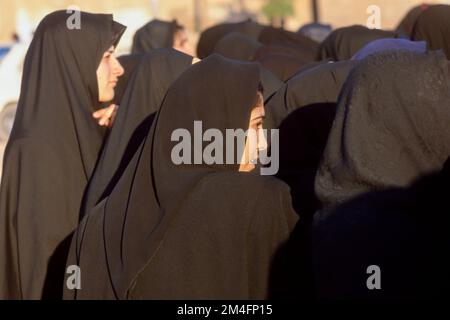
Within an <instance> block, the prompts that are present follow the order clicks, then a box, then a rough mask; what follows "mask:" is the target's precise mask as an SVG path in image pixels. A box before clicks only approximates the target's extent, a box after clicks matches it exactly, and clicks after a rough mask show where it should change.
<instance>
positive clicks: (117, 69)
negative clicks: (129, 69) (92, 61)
mask: <svg viewBox="0 0 450 320" xmlns="http://www.w3.org/2000/svg"><path fill="white" fill-rule="evenodd" d="M124 72H125V70H124V69H123V67H122V65H121V64H120V62H119V60H117V58H116V57H114V73H115V74H116V75H117V76H118V77H120V76H122V75H123V74H124Z"/></svg>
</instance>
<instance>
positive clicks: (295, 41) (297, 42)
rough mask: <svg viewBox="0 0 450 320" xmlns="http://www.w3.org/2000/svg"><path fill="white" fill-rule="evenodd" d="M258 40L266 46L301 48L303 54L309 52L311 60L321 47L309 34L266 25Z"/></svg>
mask: <svg viewBox="0 0 450 320" xmlns="http://www.w3.org/2000/svg"><path fill="white" fill-rule="evenodd" d="M258 40H259V42H261V43H262V44H264V45H266V46H281V47H288V48H291V49H296V50H299V51H300V52H301V54H302V55H306V54H309V55H310V56H311V60H313V59H314V55H315V53H316V51H317V49H318V47H319V44H318V43H317V42H315V41H314V40H312V39H310V38H308V37H307V36H304V35H302V34H300V33H295V32H290V31H287V30H284V29H282V28H274V27H265V28H264V29H263V30H262V31H261V33H260V34H259V36H258Z"/></svg>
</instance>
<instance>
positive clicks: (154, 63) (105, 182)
mask: <svg viewBox="0 0 450 320" xmlns="http://www.w3.org/2000/svg"><path fill="white" fill-rule="evenodd" d="M191 64H192V57H191V56H188V55H186V54H183V53H181V52H178V51H176V50H174V49H157V50H154V51H153V52H152V53H149V54H146V55H143V56H142V57H141V59H140V63H139V65H138V66H136V69H137V71H136V72H135V73H134V74H133V76H132V77H131V79H130V80H129V84H128V86H127V88H128V89H127V91H126V92H125V95H124V97H123V99H122V103H121V106H120V107H119V110H118V113H117V117H116V120H115V122H114V126H113V128H112V130H111V133H110V134H109V136H108V140H107V142H106V144H105V146H104V148H103V151H102V155H101V157H100V158H99V161H98V164H97V167H96V169H95V172H94V174H93V175H92V178H91V181H90V182H89V187H88V189H87V192H86V194H85V201H84V204H83V212H86V211H88V210H89V209H90V208H92V207H93V206H95V205H96V204H97V203H98V202H99V201H101V200H102V198H104V197H106V196H107V195H108V193H109V191H110V189H111V188H112V187H114V185H115V183H116V182H117V180H118V179H119V178H120V176H121V174H122V172H123V170H124V169H125V167H126V165H127V164H128V162H129V161H130V159H131V158H132V157H133V155H134V153H135V152H136V150H137V149H138V148H139V146H140V145H141V144H142V141H143V140H144V139H145V137H146V136H147V134H148V131H149V129H150V126H151V124H152V122H153V119H154V116H155V114H156V112H157V111H158V109H159V106H160V105H161V103H162V101H163V98H164V96H165V95H166V93H167V90H168V89H169V87H170V85H171V84H172V83H173V82H174V81H175V80H176V79H177V78H178V77H179V76H180V75H181V74H182V73H183V72H184V71H185V70H186V69H187V68H188V67H189V66H191Z"/></svg>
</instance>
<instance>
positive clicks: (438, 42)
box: [412, 5, 450, 59]
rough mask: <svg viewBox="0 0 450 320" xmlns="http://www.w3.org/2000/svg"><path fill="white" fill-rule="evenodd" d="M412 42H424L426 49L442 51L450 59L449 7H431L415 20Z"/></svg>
mask: <svg viewBox="0 0 450 320" xmlns="http://www.w3.org/2000/svg"><path fill="white" fill-rule="evenodd" d="M412 40H414V41H426V42H427V44H428V49H430V50H443V51H444V52H445V55H446V56H447V59H450V6H449V5H433V6H431V7H430V8H428V9H427V10H425V11H424V12H422V14H421V15H420V16H419V18H417V21H416V24H415V25H414V29H413V32H412Z"/></svg>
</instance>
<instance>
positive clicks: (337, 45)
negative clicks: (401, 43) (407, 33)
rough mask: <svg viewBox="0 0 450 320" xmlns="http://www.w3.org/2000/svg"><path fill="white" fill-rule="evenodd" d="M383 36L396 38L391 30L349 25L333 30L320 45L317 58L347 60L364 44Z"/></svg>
mask: <svg viewBox="0 0 450 320" xmlns="http://www.w3.org/2000/svg"><path fill="white" fill-rule="evenodd" d="M383 38H397V34H395V33H394V32H391V31H384V30H378V29H368V28H366V27H364V26H359V25H355V26H351V27H345V28H339V29H336V30H334V31H333V32H332V33H331V34H330V35H329V36H328V37H327V38H326V39H325V40H324V41H323V42H322V44H321V45H320V47H319V49H318V56H317V58H318V60H327V59H330V60H333V61H341V60H349V59H351V58H352V57H353V55H354V54H355V53H356V52H358V50H360V49H361V48H362V47H364V46H365V45H366V44H368V43H370V42H372V41H373V40H378V39H383Z"/></svg>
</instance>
